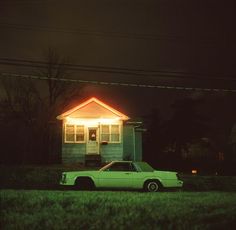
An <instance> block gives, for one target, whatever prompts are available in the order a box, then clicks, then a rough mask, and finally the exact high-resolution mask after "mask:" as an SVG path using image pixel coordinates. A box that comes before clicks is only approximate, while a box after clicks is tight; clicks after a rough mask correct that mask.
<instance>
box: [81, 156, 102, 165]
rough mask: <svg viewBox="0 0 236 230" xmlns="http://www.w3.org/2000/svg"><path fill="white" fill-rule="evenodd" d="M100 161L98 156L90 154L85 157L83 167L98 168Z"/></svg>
mask: <svg viewBox="0 0 236 230" xmlns="http://www.w3.org/2000/svg"><path fill="white" fill-rule="evenodd" d="M101 161H102V157H101V155H100V154H97V153H91V154H86V155H85V162H84V163H85V165H86V166H89V165H90V166H100V165H101Z"/></svg>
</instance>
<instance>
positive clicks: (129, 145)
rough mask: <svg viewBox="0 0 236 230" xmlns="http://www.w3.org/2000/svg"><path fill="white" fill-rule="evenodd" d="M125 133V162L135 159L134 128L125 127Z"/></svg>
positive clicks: (130, 126)
mask: <svg viewBox="0 0 236 230" xmlns="http://www.w3.org/2000/svg"><path fill="white" fill-rule="evenodd" d="M123 130H124V133H123V137H124V155H123V159H124V160H133V159H134V138H133V126H132V125H125V126H124V127H123Z"/></svg>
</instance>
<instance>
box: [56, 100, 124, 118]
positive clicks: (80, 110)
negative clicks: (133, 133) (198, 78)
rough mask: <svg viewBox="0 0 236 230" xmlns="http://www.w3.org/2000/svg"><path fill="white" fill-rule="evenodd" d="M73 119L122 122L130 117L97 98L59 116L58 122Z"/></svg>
mask: <svg viewBox="0 0 236 230" xmlns="http://www.w3.org/2000/svg"><path fill="white" fill-rule="evenodd" d="M68 116H70V117H73V118H98V117H99V118H119V119H121V120H128V119H129V117H128V116H126V115H125V114H123V113H121V112H119V111H117V110H115V109H114V108H112V107H110V106H109V105H107V104H105V103H104V102H102V101H100V100H98V99H97V98H95V97H92V98H90V99H89V100H87V101H85V102H83V103H81V104H79V105H78V106H76V107H74V108H73V109H70V110H68V111H66V112H65V113H62V114H61V115H59V116H57V119H58V120H63V119H64V118H66V117H68Z"/></svg>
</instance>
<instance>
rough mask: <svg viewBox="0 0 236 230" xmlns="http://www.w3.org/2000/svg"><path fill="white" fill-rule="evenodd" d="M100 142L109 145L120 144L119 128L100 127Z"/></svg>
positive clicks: (111, 126) (112, 126) (115, 126)
mask: <svg viewBox="0 0 236 230" xmlns="http://www.w3.org/2000/svg"><path fill="white" fill-rule="evenodd" d="M101 141H107V142H110V143H118V142H120V126H119V125H101Z"/></svg>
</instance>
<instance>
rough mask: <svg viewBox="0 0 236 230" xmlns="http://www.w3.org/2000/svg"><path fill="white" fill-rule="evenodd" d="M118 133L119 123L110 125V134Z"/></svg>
mask: <svg viewBox="0 0 236 230" xmlns="http://www.w3.org/2000/svg"><path fill="white" fill-rule="evenodd" d="M118 133H119V125H111V134H118Z"/></svg>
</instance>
